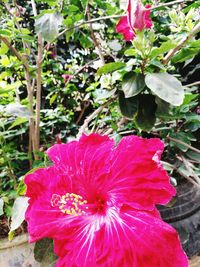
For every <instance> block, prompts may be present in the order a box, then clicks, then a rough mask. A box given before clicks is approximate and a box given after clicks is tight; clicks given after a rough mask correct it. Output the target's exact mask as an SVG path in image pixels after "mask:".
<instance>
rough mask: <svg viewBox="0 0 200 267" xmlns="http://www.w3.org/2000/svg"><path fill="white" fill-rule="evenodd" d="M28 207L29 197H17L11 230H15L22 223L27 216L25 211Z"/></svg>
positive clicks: (13, 209)
mask: <svg viewBox="0 0 200 267" xmlns="http://www.w3.org/2000/svg"><path fill="white" fill-rule="evenodd" d="M27 207H28V198H27V197H18V198H16V199H15V202H14V205H13V208H12V216H11V225H10V232H12V231H15V230H16V229H17V228H18V227H19V226H20V225H21V224H22V222H23V221H24V218H25V212H26V209H27Z"/></svg>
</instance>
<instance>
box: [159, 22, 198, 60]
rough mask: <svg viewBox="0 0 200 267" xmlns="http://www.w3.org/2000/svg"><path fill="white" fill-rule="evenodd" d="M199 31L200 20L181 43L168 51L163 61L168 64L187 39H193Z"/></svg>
mask: <svg viewBox="0 0 200 267" xmlns="http://www.w3.org/2000/svg"><path fill="white" fill-rule="evenodd" d="M198 31H200V22H199V23H198V24H197V25H196V26H195V27H194V28H193V29H192V30H191V31H190V33H189V34H188V35H187V36H186V37H185V38H183V39H182V40H181V41H180V42H179V44H178V45H177V46H176V47H175V48H173V49H172V50H170V51H169V52H168V53H167V55H166V56H165V57H164V59H163V61H162V63H163V64H164V65H166V64H167V63H168V62H169V61H170V59H171V58H172V57H173V56H174V54H175V53H176V52H178V51H179V50H180V49H181V48H182V47H183V46H184V45H185V43H187V41H188V40H189V39H191V38H192V37H193V36H194V35H195V34H196V33H197V32H198Z"/></svg>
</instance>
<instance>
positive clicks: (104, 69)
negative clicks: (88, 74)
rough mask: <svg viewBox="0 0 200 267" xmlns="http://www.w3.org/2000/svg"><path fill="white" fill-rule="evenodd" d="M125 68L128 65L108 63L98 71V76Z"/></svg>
mask: <svg viewBox="0 0 200 267" xmlns="http://www.w3.org/2000/svg"><path fill="white" fill-rule="evenodd" d="M125 66H126V64H125V63H123V62H111V63H107V64H105V65H104V66H102V67H100V68H99V69H98V71H97V74H98V75H102V74H105V73H109V72H112V71H115V70H119V69H121V68H124V67H125Z"/></svg>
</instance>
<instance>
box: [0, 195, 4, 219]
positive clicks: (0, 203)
mask: <svg viewBox="0 0 200 267" xmlns="http://www.w3.org/2000/svg"><path fill="white" fill-rule="evenodd" d="M3 206H4V201H3V198H0V216H1V215H3V213H4V212H3Z"/></svg>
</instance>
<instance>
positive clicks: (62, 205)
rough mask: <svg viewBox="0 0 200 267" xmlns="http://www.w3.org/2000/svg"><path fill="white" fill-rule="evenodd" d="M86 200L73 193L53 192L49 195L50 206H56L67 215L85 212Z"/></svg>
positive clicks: (77, 214)
mask: <svg viewBox="0 0 200 267" xmlns="http://www.w3.org/2000/svg"><path fill="white" fill-rule="evenodd" d="M86 203H87V201H86V200H83V197H82V196H80V195H76V194H74V193H66V194H65V195H62V196H60V195H57V194H53V195H52V197H51V206H52V207H58V208H59V209H60V211H61V212H63V213H64V214H68V215H74V216H79V215H83V214H85V213H86V212H85V209H87V207H85V204H86Z"/></svg>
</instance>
